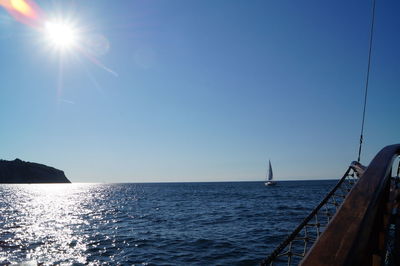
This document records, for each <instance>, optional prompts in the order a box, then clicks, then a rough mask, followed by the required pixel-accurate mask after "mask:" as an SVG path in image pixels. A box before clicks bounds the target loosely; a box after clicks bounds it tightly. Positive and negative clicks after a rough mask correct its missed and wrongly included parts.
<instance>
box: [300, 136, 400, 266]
mask: <svg viewBox="0 0 400 266" xmlns="http://www.w3.org/2000/svg"><path fill="white" fill-rule="evenodd" d="M399 155H400V144H398V145H391V146H387V147H385V148H383V149H382V150H381V151H380V152H379V153H378V154H377V155H376V156H375V158H374V159H373V160H372V161H371V163H370V165H369V166H368V168H367V169H366V170H365V172H364V174H363V175H362V177H361V178H360V180H359V181H358V182H357V184H356V185H355V186H354V187H353V189H352V190H351V191H350V193H349V195H348V196H347V197H346V200H345V201H344V202H343V204H342V206H341V208H340V209H339V210H338V212H337V213H336V215H335V217H333V219H332V221H331V222H330V223H329V226H328V227H327V228H326V230H325V232H324V233H323V234H322V235H321V236H320V237H319V239H318V241H317V242H316V243H315V244H314V246H313V247H312V248H311V250H310V251H309V253H308V254H307V255H306V256H305V258H304V259H303V261H302V262H301V265H400V258H399V256H400V249H399V248H400V243H399V241H400V212H399V211H400V204H399V203H400V201H399V200H400V184H399V172H400V166H398V165H394V164H393V163H394V162H395V161H396V163H398V159H397V158H398V156H399ZM396 159H397V160H396ZM396 172H397V173H396Z"/></svg>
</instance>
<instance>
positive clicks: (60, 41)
mask: <svg viewBox="0 0 400 266" xmlns="http://www.w3.org/2000/svg"><path fill="white" fill-rule="evenodd" d="M44 34H45V37H46V40H47V42H48V44H49V45H50V46H52V47H53V48H55V49H56V50H59V51H66V50H71V49H73V48H75V47H76V46H77V45H78V39H79V36H78V32H77V30H76V28H75V27H74V25H73V24H71V23H67V22H63V21H48V22H46V23H45V27H44Z"/></svg>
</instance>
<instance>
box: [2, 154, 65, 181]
mask: <svg viewBox="0 0 400 266" xmlns="http://www.w3.org/2000/svg"><path fill="white" fill-rule="evenodd" d="M29 183H71V181H69V180H68V178H67V177H66V176H65V174H64V172H63V171H61V170H58V169H56V168H54V167H50V166H47V165H44V164H39V163H31V162H24V161H22V160H20V159H15V160H13V161H6V160H0V184H29Z"/></svg>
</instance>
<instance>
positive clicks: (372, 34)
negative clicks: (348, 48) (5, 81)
mask: <svg viewBox="0 0 400 266" xmlns="http://www.w3.org/2000/svg"><path fill="white" fill-rule="evenodd" d="M374 24H375V0H372V22H371V31H370V35H369V52H368V67H367V77H366V82H365V93H364V107H363V115H362V123H361V134H360V146H359V148H358V159H357V162H360V157H361V147H362V144H363V135H364V122H365V109H366V107H367V96H368V84H369V72H370V68H371V54H372V40H373V37H374Z"/></svg>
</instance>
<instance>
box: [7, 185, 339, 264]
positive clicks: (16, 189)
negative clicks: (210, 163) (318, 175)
mask: <svg viewBox="0 0 400 266" xmlns="http://www.w3.org/2000/svg"><path fill="white" fill-rule="evenodd" d="M335 183H336V181H293V182H292V181H291V182H280V183H279V184H278V185H277V186H273V187H265V186H264V184H263V183H261V182H236V183H229V182H226V183H170V184H168V183H164V184H57V185H33V184H32V185H0V213H1V217H0V264H7V263H17V262H27V261H30V262H33V263H35V264H36V263H44V264H45V265H47V264H68V265H69V264H76V265H79V264H92V265H97V264H113V265H115V264H117V263H120V264H130V265H132V264H135V265H165V264H167V265H257V264H258V263H259V262H260V261H261V260H262V259H263V258H264V257H266V256H267V255H268V254H269V252H271V251H272V250H273V248H274V247H275V246H276V245H278V244H279V243H280V241H282V240H283V239H284V238H285V236H286V235H287V234H288V233H289V232H290V231H291V230H293V229H294V227H295V226H296V225H297V224H298V223H299V222H300V221H301V220H302V219H303V218H304V217H305V216H306V215H307V214H308V212H309V211H310V210H311V209H313V207H315V205H316V204H317V203H318V202H319V201H320V200H321V199H322V198H323V196H324V195H325V193H326V192H327V191H328V190H329V189H330V188H332V187H333V186H334V184H335Z"/></svg>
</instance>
